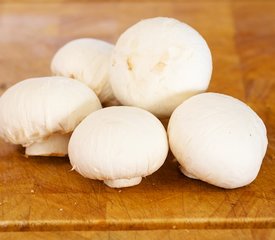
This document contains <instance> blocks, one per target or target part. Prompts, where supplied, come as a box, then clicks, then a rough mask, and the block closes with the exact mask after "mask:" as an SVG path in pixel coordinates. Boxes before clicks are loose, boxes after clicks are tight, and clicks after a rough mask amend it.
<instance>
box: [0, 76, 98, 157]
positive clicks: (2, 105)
mask: <svg viewBox="0 0 275 240" xmlns="http://www.w3.org/2000/svg"><path fill="white" fill-rule="evenodd" d="M100 108H101V104H100V101H99V99H98V98H97V96H96V94H95V93H94V92H93V91H92V90H91V89H90V88H88V87H87V86H85V85H84V84H83V83H81V82H79V81H72V80H71V79H69V78H66V77H41V78H31V79H27V80H24V81H21V82H18V83H17V84H15V85H13V86H12V87H11V88H9V89H8V90H7V91H6V92H5V93H4V94H3V95H2V96H1V98H0V137H1V138H3V139H4V140H5V141H7V142H10V143H13V144H21V145H22V146H24V147H26V155H42V156H65V155H67V153H68V142H69V138H70V134H71V132H72V131H73V130H74V128H75V127H76V126H77V125H78V124H79V123H80V121H81V120H82V119H83V118H84V117H86V116H87V115H88V114H90V113H91V112H93V111H95V110H98V109H100Z"/></svg>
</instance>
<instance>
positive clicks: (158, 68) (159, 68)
mask: <svg viewBox="0 0 275 240" xmlns="http://www.w3.org/2000/svg"><path fill="white" fill-rule="evenodd" d="M165 67H166V63H164V62H158V63H157V64H156V65H155V66H154V68H153V70H154V71H156V72H162V71H163V70H164V68H165Z"/></svg>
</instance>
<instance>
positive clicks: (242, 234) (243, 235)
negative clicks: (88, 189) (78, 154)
mask: <svg viewBox="0 0 275 240" xmlns="http://www.w3.org/2000/svg"><path fill="white" fill-rule="evenodd" d="M236 236H237V239H238V240H261V239H274V238H275V230H274V229H241V230H240V229H237V230H232V229H225V230H222V229H218V230H217V229H215V230H190V229H185V230H145V231H144V230H143V231H79V232H77V231H74V232H69V231H68V232H10V233H0V238H1V240H10V239H12V240H22V239H28V240H38V239H39V240H40V239H47V240H53V239H67V240H87V239H98V240H129V239H143V240H182V239H184V240H199V239H204V240H213V239H223V240H232V239H236Z"/></svg>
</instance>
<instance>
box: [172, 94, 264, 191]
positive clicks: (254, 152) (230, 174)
mask: <svg viewBox="0 0 275 240" xmlns="http://www.w3.org/2000/svg"><path fill="white" fill-rule="evenodd" d="M168 137H169V143H170V148H171V150H172V152H173V154H174V156H175V157H176V159H177V160H178V161H179V163H180V165H181V170H182V172H183V174H185V175H186V176H188V177H191V178H198V179H200V180H203V181H205V182H208V183H210V184H213V185H216V186H219V187H223V188H237V187H242V186H245V185H247V184H249V183H251V182H252V181H253V180H254V179H255V178H256V176H257V174H258V172H259V169H260V167H261V163H262V160H263V158H264V155H265V152H266V149H267V142H268V141H267V136H266V128H265V125H264V123H263V122H262V120H261V119H260V118H259V117H258V116H257V114H256V113H255V112H254V111H253V110H252V109H251V108H249V107H248V106H247V105H246V104H244V103H243V102H241V101H239V100H238V99H235V98H233V97H230V96H226V95H223V94H218V93H203V94H199V95H196V96H193V97H191V98H190V99H188V100H186V101H185V102H184V103H182V104H181V105H180V106H179V107H177V109H176V110H175V111H174V112H173V114H172V116H171V119H170V121H169V125H168Z"/></svg>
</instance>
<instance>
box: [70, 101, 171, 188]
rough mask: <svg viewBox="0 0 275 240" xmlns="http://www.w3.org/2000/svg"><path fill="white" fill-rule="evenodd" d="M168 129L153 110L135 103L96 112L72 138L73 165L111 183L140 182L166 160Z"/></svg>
mask: <svg viewBox="0 0 275 240" xmlns="http://www.w3.org/2000/svg"><path fill="white" fill-rule="evenodd" d="M168 149H169V147H168V140H167V135H166V131H165V129H164V127H163V125H162V124H161V122H160V121H159V120H158V119H157V118H156V117H155V116H154V115H152V114H151V113H149V112H147V111H145V110H143V109H139V108H136V107H126V106H120V107H108V108H104V109H101V110H99V111H96V112H93V113H92V114H90V115H89V116H88V117H87V118H85V119H84V120H83V121H82V122H81V123H80V124H79V125H78V127H77V128H76V129H75V131H74V132H73V134H72V137H71V139H70V142H69V158H70V161H71V165H72V166H73V169H75V170H76V171H77V172H78V173H80V174H81V175H83V176H84V177H87V178H91V179H99V180H104V183H105V184H107V185H108V186H110V187H114V188H121V187H129V186H133V185H137V184H139V183H140V181H141V179H142V177H145V176H147V175H150V174H152V173H153V172H155V171H156V170H158V169H159V168H160V167H161V165H162V164H163V163H164V161H165V159H166V156H167V153H168Z"/></svg>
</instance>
